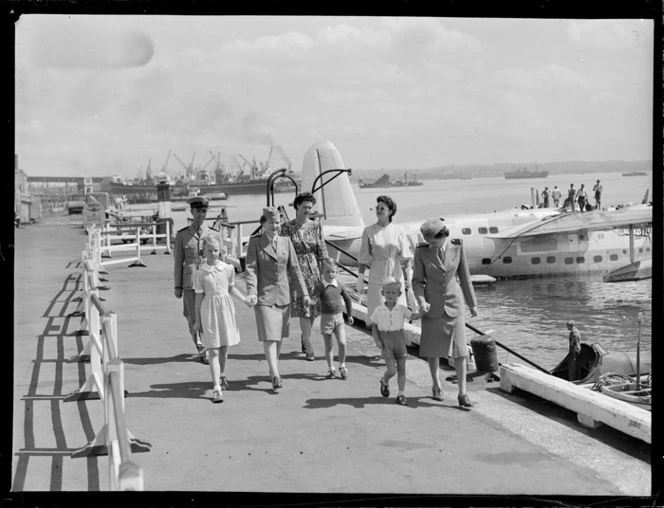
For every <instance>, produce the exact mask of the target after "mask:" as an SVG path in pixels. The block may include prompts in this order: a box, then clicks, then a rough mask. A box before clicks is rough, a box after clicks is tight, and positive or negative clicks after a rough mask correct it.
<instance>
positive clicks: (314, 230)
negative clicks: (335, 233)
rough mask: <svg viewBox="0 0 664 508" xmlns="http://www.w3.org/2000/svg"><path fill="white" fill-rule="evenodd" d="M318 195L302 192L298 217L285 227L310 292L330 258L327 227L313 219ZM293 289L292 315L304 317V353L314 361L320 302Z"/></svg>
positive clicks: (301, 322)
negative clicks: (325, 235)
mask: <svg viewBox="0 0 664 508" xmlns="http://www.w3.org/2000/svg"><path fill="white" fill-rule="evenodd" d="M315 204H316V198H314V196H313V195H312V194H311V193H309V192H303V193H301V194H298V195H297V196H296V198H295V201H294V202H293V206H294V208H295V219H293V220H291V221H289V222H286V223H284V224H283V225H282V226H281V235H282V236H288V237H289V238H290V239H291V242H292V243H293V246H294V247H295V253H296V254H297V259H298V261H299V263H300V270H301V271H302V276H303V277H304V282H305V284H306V286H307V290H308V291H309V294H312V292H313V289H314V287H315V286H316V284H317V283H318V282H319V281H320V278H321V277H320V271H319V269H318V266H319V263H320V261H322V260H323V259H326V258H327V257H328V254H327V248H326V247H325V240H324V239H323V229H322V226H321V224H320V223H319V222H318V221H315V220H311V219H310V218H309V215H310V214H311V211H312V208H313V206H314V205H315ZM290 292H291V308H290V312H291V316H292V317H299V318H300V329H301V330H302V352H303V353H305V354H306V359H307V360H309V361H313V360H314V348H313V346H312V344H311V329H312V327H313V323H314V320H315V319H316V316H318V315H319V314H320V302H318V301H316V302H315V303H314V304H313V305H305V304H304V301H303V299H302V298H300V297H298V295H297V292H296V290H295V287H294V285H293V284H291V285H290Z"/></svg>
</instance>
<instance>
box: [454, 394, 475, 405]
mask: <svg viewBox="0 0 664 508" xmlns="http://www.w3.org/2000/svg"><path fill="white" fill-rule="evenodd" d="M457 400H458V401H459V407H473V404H472V402H470V399H469V398H468V395H466V394H465V393H464V394H463V395H459V396H458V397H457Z"/></svg>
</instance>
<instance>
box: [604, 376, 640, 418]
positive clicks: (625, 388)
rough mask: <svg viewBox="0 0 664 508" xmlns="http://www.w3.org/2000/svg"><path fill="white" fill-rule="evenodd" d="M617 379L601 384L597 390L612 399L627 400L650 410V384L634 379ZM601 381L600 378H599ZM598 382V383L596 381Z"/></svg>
mask: <svg viewBox="0 0 664 508" xmlns="http://www.w3.org/2000/svg"><path fill="white" fill-rule="evenodd" d="M629 379H630V381H632V382H630V381H622V382H621V381H619V382H616V383H613V384H601V385H600V386H599V391H600V392H602V393H604V394H605V395H608V396H609V397H613V398H614V399H618V400H623V401H625V402H629V403H630V404H633V405H635V406H638V407H641V408H643V409H647V410H648V411H651V410H652V387H651V386H650V384H646V385H644V384H641V383H639V384H637V383H636V382H633V381H634V380H633V379H631V378H629ZM600 382H601V380H600ZM598 384H599V383H598Z"/></svg>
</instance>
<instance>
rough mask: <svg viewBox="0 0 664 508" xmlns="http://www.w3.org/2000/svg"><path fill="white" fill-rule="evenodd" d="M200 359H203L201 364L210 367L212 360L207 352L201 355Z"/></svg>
mask: <svg viewBox="0 0 664 508" xmlns="http://www.w3.org/2000/svg"><path fill="white" fill-rule="evenodd" d="M199 358H200V359H201V363H202V364H203V365H210V360H208V357H207V353H206V352H205V351H203V352H202V353H201V354H200V356H199Z"/></svg>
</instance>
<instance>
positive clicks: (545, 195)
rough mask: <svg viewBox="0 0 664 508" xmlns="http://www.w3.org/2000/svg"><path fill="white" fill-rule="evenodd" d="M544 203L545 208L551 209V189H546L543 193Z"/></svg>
mask: <svg viewBox="0 0 664 508" xmlns="http://www.w3.org/2000/svg"><path fill="white" fill-rule="evenodd" d="M542 201H543V205H542V206H544V208H549V188H548V187H544V190H543V191H542Z"/></svg>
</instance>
